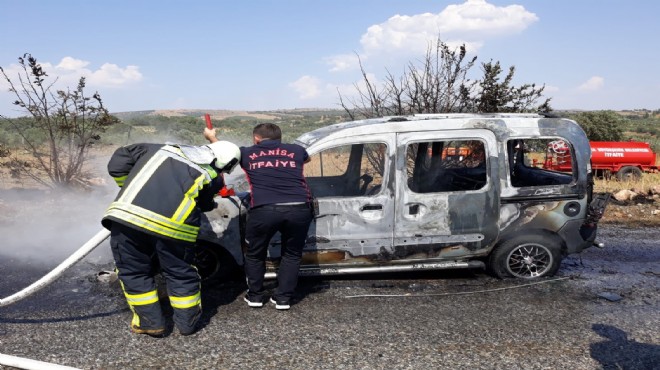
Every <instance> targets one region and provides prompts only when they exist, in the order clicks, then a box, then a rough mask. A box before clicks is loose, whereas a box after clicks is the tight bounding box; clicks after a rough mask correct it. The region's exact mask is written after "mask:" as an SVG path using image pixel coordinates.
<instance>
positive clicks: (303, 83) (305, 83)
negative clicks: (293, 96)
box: [289, 76, 321, 100]
mask: <svg viewBox="0 0 660 370" xmlns="http://www.w3.org/2000/svg"><path fill="white" fill-rule="evenodd" d="M320 85H321V80H319V79H318V78H316V77H313V76H302V77H300V78H299V79H297V80H296V81H294V82H292V83H290V84H289V87H291V88H293V89H294V90H295V91H296V93H297V94H298V95H299V96H298V97H299V98H300V99H303V100H307V99H313V98H316V97H317V96H319V94H321V88H320Z"/></svg>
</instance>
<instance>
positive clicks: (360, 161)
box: [305, 143, 387, 198]
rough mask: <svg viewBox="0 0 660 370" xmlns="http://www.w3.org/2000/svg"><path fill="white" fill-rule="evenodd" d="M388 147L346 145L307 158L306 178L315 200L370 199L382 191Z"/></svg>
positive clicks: (371, 144) (379, 145) (374, 144)
mask: <svg viewBox="0 0 660 370" xmlns="http://www.w3.org/2000/svg"><path fill="white" fill-rule="evenodd" d="M386 153H387V145H386V144H384V143H359V144H348V145H343V146H339V147H334V148H330V149H326V150H324V151H322V152H319V153H317V154H314V155H312V156H311V157H310V159H311V160H310V162H309V163H306V164H305V177H306V178H307V183H308V184H309V187H310V188H311V190H312V193H313V195H314V196H315V197H317V198H319V197H346V196H371V195H375V194H378V193H379V192H380V190H381V189H382V184H383V174H384V169H385V167H386V160H387V156H386V155H385V154H386Z"/></svg>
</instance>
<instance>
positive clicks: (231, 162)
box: [206, 141, 241, 173]
mask: <svg viewBox="0 0 660 370" xmlns="http://www.w3.org/2000/svg"><path fill="white" fill-rule="evenodd" d="M206 146H207V147H209V149H211V151H212V152H213V155H214V156H215V167H216V168H218V169H219V170H220V171H221V172H225V173H230V172H231V171H232V170H233V169H234V167H236V165H237V164H238V162H240V161H241V149H239V148H238V145H236V144H234V143H230V142H229V141H216V142H215V143H211V144H207V145H206Z"/></svg>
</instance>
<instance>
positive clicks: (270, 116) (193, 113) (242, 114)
mask: <svg viewBox="0 0 660 370" xmlns="http://www.w3.org/2000/svg"><path fill="white" fill-rule="evenodd" d="M206 113H208V114H209V115H210V116H211V119H213V120H223V119H228V118H243V119H244V118H254V119H258V120H287V119H292V118H296V117H298V118H302V117H314V116H324V115H325V116H337V115H342V114H343V113H344V110H342V109H324V108H300V109H278V110H272V111H245V110H228V109H159V110H143V111H133V112H114V113H112V114H113V115H114V116H116V117H118V118H119V119H122V120H126V119H133V118H138V117H142V116H164V117H199V118H202V117H204V114H206Z"/></svg>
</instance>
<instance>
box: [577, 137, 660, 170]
mask: <svg viewBox="0 0 660 370" xmlns="http://www.w3.org/2000/svg"><path fill="white" fill-rule="evenodd" d="M589 145H590V146H591V163H592V165H593V166H613V167H614V166H618V165H621V164H634V165H640V166H655V157H656V156H655V153H654V152H653V150H651V146H650V145H649V143H644V142H637V141H591V142H589Z"/></svg>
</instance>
